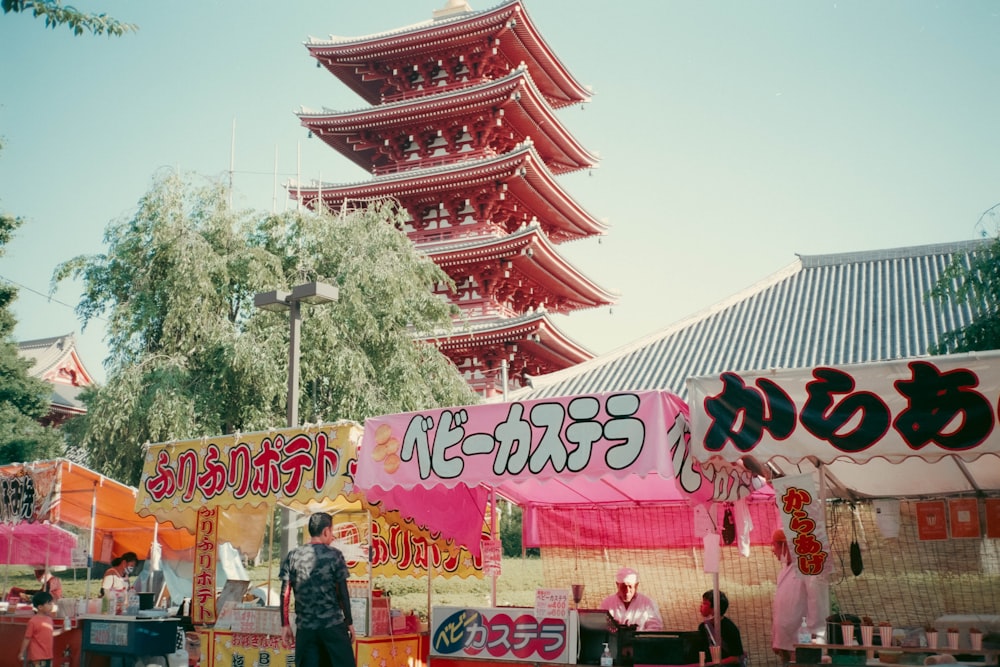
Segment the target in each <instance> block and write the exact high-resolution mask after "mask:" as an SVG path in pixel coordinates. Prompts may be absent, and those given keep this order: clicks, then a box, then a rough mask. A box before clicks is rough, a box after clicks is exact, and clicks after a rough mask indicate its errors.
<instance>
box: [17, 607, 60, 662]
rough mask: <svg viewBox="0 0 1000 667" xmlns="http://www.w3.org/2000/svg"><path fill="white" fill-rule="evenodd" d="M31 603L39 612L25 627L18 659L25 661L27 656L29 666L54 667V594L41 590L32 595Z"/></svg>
mask: <svg viewBox="0 0 1000 667" xmlns="http://www.w3.org/2000/svg"><path fill="white" fill-rule="evenodd" d="M31 604H33V605H35V609H36V610H37V613H35V615H34V616H32V617H31V618H30V619H29V620H28V625H27V627H26V628H25V629H24V641H22V642H21V651H20V653H18V654H17V659H18V660H20V661H22V662H23V661H24V659H25V658H27V660H28V662H27V664H28V667H52V657H53V656H52V653H53V648H52V647H53V641H52V637H53V634H54V632H55V627H54V624H53V622H52V609H53V607H54V606H55V603H54V602H53V601H52V594H51V593H46V592H45V591H39V592H38V593H35V594H34V595H33V596H32V597H31Z"/></svg>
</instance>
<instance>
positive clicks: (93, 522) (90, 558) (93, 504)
mask: <svg viewBox="0 0 1000 667" xmlns="http://www.w3.org/2000/svg"><path fill="white" fill-rule="evenodd" d="M96 527H97V482H94V495H93V498H92V499H91V501H90V544H88V545H87V587H86V591H85V594H84V596H85V597H86V598H87V599H88V600H89V599H90V579H91V576H92V574H91V569H92V568H93V567H94V530H96Z"/></svg>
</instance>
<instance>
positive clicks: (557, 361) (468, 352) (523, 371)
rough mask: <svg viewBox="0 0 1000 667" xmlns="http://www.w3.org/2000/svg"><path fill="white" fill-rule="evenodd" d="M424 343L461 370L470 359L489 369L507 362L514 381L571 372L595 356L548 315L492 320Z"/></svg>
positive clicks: (431, 338)
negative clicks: (550, 372)
mask: <svg viewBox="0 0 1000 667" xmlns="http://www.w3.org/2000/svg"><path fill="white" fill-rule="evenodd" d="M420 340H423V341H425V342H428V343H432V344H433V345H434V346H435V347H437V348H438V350H440V351H441V353H442V354H444V355H445V356H447V357H448V358H449V359H451V360H452V361H453V362H455V364H456V365H457V366H459V367H460V368H461V366H462V362H463V361H464V360H466V359H475V360H478V365H479V366H480V367H484V368H487V369H488V368H499V367H500V361H501V359H502V358H506V359H507V363H508V368H509V370H510V374H511V376H512V377H523V376H524V375H539V374H541V373H545V372H546V371H545V369H564V368H569V367H570V366H575V365H576V364H579V363H582V362H584V361H588V360H590V359H592V358H593V356H594V355H593V354H591V353H590V352H589V351H588V350H587V349H586V348H584V347H582V346H581V345H579V344H578V343H576V342H575V341H574V340H572V339H571V338H569V337H568V336H566V335H565V334H563V333H562V332H561V331H560V330H559V329H558V327H556V326H555V325H554V324H552V321H551V320H550V319H549V317H548V315H547V314H546V313H544V312H535V313H528V314H525V315H521V316H520V317H512V318H508V319H496V320H490V321H488V322H482V323H477V324H474V325H469V326H468V327H465V328H463V329H461V330H458V329H456V330H453V331H451V332H450V333H445V334H441V335H438V336H435V335H431V336H425V337H422V338H420Z"/></svg>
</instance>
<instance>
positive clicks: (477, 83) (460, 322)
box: [290, 0, 617, 395]
mask: <svg viewBox="0 0 1000 667" xmlns="http://www.w3.org/2000/svg"><path fill="white" fill-rule="evenodd" d="M306 48H307V49H308V50H309V53H310V55H311V56H312V57H313V58H315V59H316V61H317V63H318V64H319V65H320V66H322V67H325V68H326V69H327V70H329V71H330V72H331V73H332V74H333V75H334V76H336V77H337V78H338V79H339V80H341V81H342V82H343V83H344V84H345V85H347V86H348V87H350V88H351V89H352V90H354V91H355V92H356V93H358V94H359V95H360V96H361V97H362V99H364V101H365V102H367V103H368V104H369V105H371V106H370V107H368V108H364V109H361V110H356V111H332V110H328V109H324V110H322V111H307V110H303V111H301V112H300V113H299V118H300V121H301V122H302V124H303V126H305V127H306V128H308V129H309V131H310V133H311V135H312V136H314V137H318V138H319V139H320V140H322V141H323V142H325V143H326V144H327V145H329V146H330V147H331V148H333V149H334V150H336V151H337V152H338V153H340V154H342V155H343V156H344V157H346V158H348V159H349V160H351V161H353V162H354V163H355V164H357V165H358V166H359V167H362V168H363V169H365V171H366V172H367V173H368V174H371V175H372V178H371V179H370V180H366V181H364V182H359V183H354V184H332V183H319V182H312V183H309V184H302V183H297V184H294V185H292V186H291V188H290V195H291V197H292V198H294V199H297V200H299V201H300V202H302V203H303V204H304V205H305V206H307V207H310V208H315V207H316V206H317V204H318V203H319V202H322V204H323V206H324V207H326V208H327V209H328V210H335V211H339V210H343V209H344V208H345V207H346V208H352V207H361V206H364V205H365V204H366V203H367V202H370V201H375V200H380V199H386V198H393V199H395V200H396V201H397V202H399V204H400V206H401V207H402V208H403V209H404V210H405V211H406V212H407V213H408V214H409V218H410V221H409V223H408V224H407V226H406V228H405V231H406V233H407V235H408V236H409V238H410V239H411V240H412V241H413V243H414V244H415V245H416V246H417V248H419V249H420V250H421V251H423V252H425V253H426V254H427V255H428V256H430V257H431V258H432V259H433V260H434V261H435V263H437V265H438V266H440V267H441V268H442V269H443V270H444V271H445V272H446V273H447V274H448V275H449V276H450V277H451V278H452V279H453V280H454V281H455V283H456V285H457V286H458V289H457V291H456V292H454V293H452V292H450V291H446V290H445V289H444V288H442V294H443V295H444V296H446V297H447V298H449V299H450V300H451V301H452V302H453V303H454V304H456V305H457V306H458V307H459V309H460V311H461V315H460V316H459V317H457V318H456V320H455V327H454V329H453V330H452V331H449V332H441V335H440V336H434V337H431V338H430V339H429V340H430V341H431V342H433V343H434V344H435V345H436V346H437V347H438V349H440V350H441V351H442V352H443V353H444V354H445V355H447V356H448V357H449V358H450V359H451V360H452V361H453V362H454V363H455V365H456V366H457V367H458V369H459V370H460V371H461V372H462V373H463V374H464V376H465V378H466V380H467V381H468V383H469V385H470V386H471V387H473V388H474V389H475V390H477V391H479V392H481V393H483V394H485V395H490V394H493V393H495V392H496V391H497V390H498V389H499V388H500V384H499V383H500V369H501V366H502V365H503V362H504V361H506V363H507V367H508V371H509V383H510V385H511V386H512V387H515V388H516V387H519V386H522V385H523V384H524V383H525V382H526V378H527V376H529V375H541V374H546V373H552V372H554V371H558V370H562V369H564V368H567V367H570V366H573V365H575V364H578V363H580V362H582V361H586V360H588V359H590V358H591V357H592V356H593V355H592V354H591V353H590V352H589V351H587V350H586V349H584V348H583V347H582V346H580V345H579V344H577V343H576V342H574V341H573V340H571V339H570V338H569V337H567V336H566V335H564V334H563V333H562V332H561V331H560V330H559V329H558V327H556V326H555V325H554V324H553V322H552V320H551V318H550V315H551V314H553V313H559V314H565V313H570V312H572V311H575V310H578V309H581V308H594V307H598V306H605V305H610V304H612V303H614V301H615V300H616V299H617V294H616V293H614V292H612V291H609V290H606V289H604V288H602V287H600V286H598V285H596V284H594V283H593V282H592V281H590V280H589V279H588V278H587V277H586V276H585V275H584V274H583V273H581V272H580V271H579V270H578V269H576V268H575V267H574V266H572V265H571V264H570V263H569V262H567V261H566V260H564V259H563V258H562V257H561V256H560V255H559V253H558V251H557V246H558V245H559V244H561V243H564V242H567V241H573V240H578V239H582V238H587V237H591V236H595V235H601V234H603V233H604V232H605V231H606V226H605V225H604V224H603V223H602V222H601V221H599V220H597V219H596V218H594V217H593V216H592V215H591V214H590V213H588V212H587V211H585V210H584V209H583V208H582V207H581V206H580V205H578V204H577V203H576V202H575V201H574V200H573V198H572V197H571V196H570V195H569V194H568V193H567V192H566V191H564V190H563V189H562V188H561V187H560V186H559V185H558V183H557V182H556V179H555V177H556V176H558V175H560V174H564V173H567V172H571V171H576V170H581V169H590V168H592V167H594V166H595V165H596V164H597V158H596V156H595V155H594V154H592V153H591V152H589V151H588V150H586V149H585V148H584V147H583V146H581V145H580V144H579V143H578V142H577V141H576V140H575V139H574V138H573V136H572V135H571V134H570V133H569V131H568V130H567V129H566V128H565V127H564V126H563V125H562V123H561V122H560V121H559V119H558V118H557V117H556V115H555V113H554V110H556V109H560V108H562V107H566V106H570V105H575V104H580V103H582V102H586V101H588V100H589V99H590V92H589V91H588V90H587V89H586V88H585V87H584V86H582V85H581V84H579V83H578V82H577V81H576V79H574V78H573V76H572V75H571V74H570V73H569V72H568V71H567V70H566V68H565V67H564V66H563V65H562V63H561V62H559V60H558V59H557V58H556V56H555V54H554V53H553V52H552V50H551V49H550V48H549V46H548V44H546V43H545V41H544V40H543V39H542V37H541V35H540V34H539V32H538V30H537V29H536V27H535V25H534V24H533V23H532V21H531V18H530V17H529V16H528V14H527V12H526V11H525V9H524V7H523V4H522V2H521V0H511V1H509V2H505V3H503V4H501V5H499V6H496V7H493V8H492V9H489V10H485V11H478V12H477V11H472V10H471V8H470V7H469V5H468V3H466V2H464V0H450V1H449V2H448V4H447V6H446V7H445V8H444V9H442V10H439V11H436V12H434V15H433V18H432V19H430V20H429V21H426V22H423V23H419V24H416V25H412V26H408V27H405V28H400V29H397V30H392V31H389V32H385V33H381V34H376V35H369V36H365V37H333V38H330V39H329V40H315V39H314V40H310V41H309V42H307V43H306Z"/></svg>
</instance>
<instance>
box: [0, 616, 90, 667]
mask: <svg viewBox="0 0 1000 667" xmlns="http://www.w3.org/2000/svg"><path fill="white" fill-rule="evenodd" d="M31 616H32V615H31V614H3V615H0V646H3V647H5V649H4V650H3V651H0V667H22V665H21V661H20V660H18V659H17V653H18V650H19V649H20V648H21V642H22V641H24V629H25V628H26V627H27V625H28V619H29V618H31ZM54 620H55V622H56V630H55V632H54V633H53V635H52V655H53V660H52V667H67V665H65V664H64V663H65V662H67V659H68V663H69V667H76V666H77V665H79V664H80V644H81V641H80V638H81V636H82V635H81V633H80V629H79V628H71V629H69V630H66V629H63V628H60V627H59V621H61V620H62V619H54ZM67 649H68V650H69V655H68V656H67V655H66V651H67Z"/></svg>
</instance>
